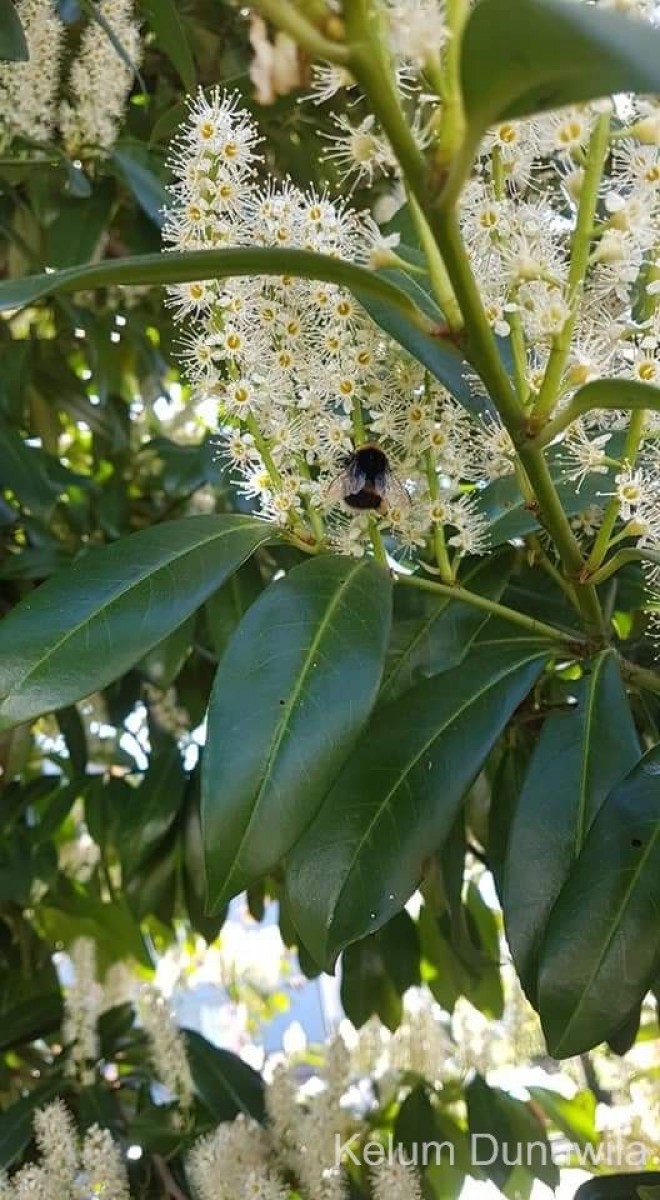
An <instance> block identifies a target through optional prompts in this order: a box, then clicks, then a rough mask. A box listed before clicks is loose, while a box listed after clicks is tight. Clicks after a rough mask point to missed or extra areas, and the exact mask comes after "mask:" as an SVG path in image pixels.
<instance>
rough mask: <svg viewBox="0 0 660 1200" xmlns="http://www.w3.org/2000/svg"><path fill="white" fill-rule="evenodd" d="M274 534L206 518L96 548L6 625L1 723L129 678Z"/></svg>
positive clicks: (1, 635) (246, 523) (248, 522)
mask: <svg viewBox="0 0 660 1200" xmlns="http://www.w3.org/2000/svg"><path fill="white" fill-rule="evenodd" d="M271 536H272V532H271V530H270V529H269V527H268V526H267V525H265V524H264V522H263V521H258V520H253V519H251V518H248V517H240V516H234V515H232V516H217V517H216V516H199V517H187V518H186V519H184V520H181V521H171V522H170V523H168V524H166V525H159V526H154V527H153V528H151V529H145V530H141V531H140V532H139V533H134V534H132V535H131V536H130V537H128V538H124V539H122V540H121V541H119V542H115V543H114V544H113V545H111V546H104V547H99V548H96V549H93V550H90V551H89V553H87V554H86V555H85V556H84V557H83V558H79V559H77V560H76V562H74V563H72V565H71V566H69V567H67V568H66V569H65V570H63V571H60V572H58V573H57V574H56V575H53V576H52V577H51V578H50V579H49V580H48V581H47V583H44V584H43V585H42V586H41V587H40V588H37V589H36V590H35V591H34V592H32V593H30V595H29V596H28V597H27V598H26V599H25V600H23V601H22V602H21V604H19V605H18V606H17V607H16V608H15V609H14V610H13V611H12V612H11V613H10V614H9V616H7V617H6V618H5V619H4V620H3V621H2V623H1V624H0V697H1V698H2V702H1V703H0V727H4V728H7V727H9V726H11V725H15V724H18V723H19V722H21V721H25V720H29V719H30V718H32V717H36V716H38V715H39V714H40V713H43V712H47V711H49V710H51V709H55V708H62V707H64V706H65V705H67V704H71V703H73V702H74V701H76V700H80V699H81V698H82V697H83V696H88V695H89V694H90V693H91V692H94V691H97V690H98V689H99V688H102V687H104V686H105V685H106V684H108V683H110V681H111V680H113V679H117V678H118V676H120V675H123V674H124V673H125V672H126V671H127V670H128V668H129V667H131V666H132V665H133V663H135V662H136V661H137V660H138V659H139V658H141V657H142V656H143V655H144V653H145V652H146V651H147V650H149V649H151V648H152V647H153V646H155V645H157V644H158V642H160V641H162V639H163V638H164V637H166V636H167V634H169V633H171V632H172V630H174V629H176V628H177V627H178V626H179V625H181V624H182V622H183V621H185V620H186V618H187V617H188V616H189V615H190V613H192V612H195V610H196V609H197V608H199V606H200V605H201V604H203V603H204V601H205V600H206V599H207V597H208V596H209V595H211V594H212V592H213V591H215V589H216V588H217V587H218V586H219V585H220V584H221V583H223V581H224V580H225V579H227V578H228V577H229V576H230V575H231V574H232V572H233V571H235V570H236V568H237V567H238V566H240V564H241V563H242V562H244V561H245V559H246V558H248V556H249V555H250V554H252V552H253V551H254V550H255V549H256V547H257V546H259V545H261V544H262V543H263V542H265V541H266V540H267V539H268V538H269V537H271Z"/></svg>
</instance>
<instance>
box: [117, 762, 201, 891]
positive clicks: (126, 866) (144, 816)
mask: <svg viewBox="0 0 660 1200" xmlns="http://www.w3.org/2000/svg"><path fill="white" fill-rule="evenodd" d="M185 786H186V775H185V773H184V770H183V764H182V762H181V752H180V750H179V747H178V746H177V745H176V743H174V742H172V743H171V744H169V745H168V746H167V747H166V748H165V749H164V750H163V751H162V752H160V753H158V754H154V755H153V756H152V759H151V762H150V763H149V768H148V770H147V771H146V772H145V775H144V777H143V779H142V783H141V784H140V786H139V788H135V789H134V790H133V800H132V803H131V804H129V805H128V806H127V808H126V810H125V812H124V814H123V816H122V821H121V828H120V830H119V836H120V839H121V860H122V868H123V870H124V871H125V872H126V874H127V875H130V874H131V873H132V872H133V871H135V870H137V868H138V866H139V865H140V863H142V862H143V861H144V860H145V859H146V858H147V857H148V856H149V855H150V854H151V853H152V851H153V850H154V849H155V848H156V846H158V844H159V843H161V842H162V841H163V839H164V838H166V837H167V835H168V833H169V832H170V831H171V829H172V826H173V825H174V823H175V821H176V819H177V817H178V816H179V814H180V812H181V808H182V804H183V794H184V790H185Z"/></svg>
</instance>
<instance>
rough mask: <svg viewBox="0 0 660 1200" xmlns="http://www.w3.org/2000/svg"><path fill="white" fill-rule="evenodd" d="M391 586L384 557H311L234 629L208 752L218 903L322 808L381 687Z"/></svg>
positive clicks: (206, 820) (207, 796)
mask: <svg viewBox="0 0 660 1200" xmlns="http://www.w3.org/2000/svg"><path fill="white" fill-rule="evenodd" d="M391 592H392V585H391V580H390V578H389V577H388V575H387V573H386V572H385V571H384V570H383V569H382V567H380V566H378V565H377V564H376V563H374V562H373V561H370V560H368V559H362V560H355V559H349V558H340V557H330V556H327V557H326V556H324V557H321V558H317V559H312V560H309V561H307V562H304V563H302V564H301V565H300V566H298V567H295V568H294V569H293V570H292V571H291V572H289V574H287V575H286V576H285V577H284V578H283V579H282V580H280V581H278V582H277V583H273V584H271V586H270V587H269V588H268V589H267V590H266V591H265V592H264V593H263V595H262V596H261V597H260V598H259V599H258V600H257V601H256V602H255V603H254V604H253V605H252V607H251V608H250V609H249V610H248V612H247V613H246V615H245V617H244V618H243V621H242V622H241V624H240V626H239V627H238V629H237V631H236V633H235V634H234V636H233V637H232V639H231V641H230V643H229V645H228V647H227V650H226V652H225V654H224V655H223V658H222V659H221V661H220V665H219V667H218V673H217V676H216V679H215V683H214V686H213V692H212V695H211V702H210V705H209V711H208V726H207V727H208V732H207V742H206V748H205V751H204V756H203V762H202V827H203V832H204V846H205V852H206V877H207V885H208V898H209V907H211V908H216V907H218V906H219V905H221V904H222V903H223V902H224V901H225V900H226V899H228V898H229V897H230V896H232V895H235V894H236V893H237V892H239V891H241V890H242V888H244V887H245V886H246V885H248V884H250V883H252V882H253V881H254V880H255V879H257V878H259V876H260V875H264V874H266V873H267V872H268V871H269V870H270V869H272V868H273V867H275V866H276V865H277V863H278V862H279V861H280V860H281V858H282V857H283V856H284V855H285V854H286V853H287V851H288V850H289V849H290V847H291V846H292V845H293V843H294V841H295V840H296V838H297V837H299V836H300V834H301V833H302V831H303V829H304V828H305V826H306V825H308V824H309V822H310V821H311V819H312V818H313V816H314V814H315V813H316V812H317V810H318V808H319V806H320V804H321V801H322V800H323V797H324V796H325V794H326V793H327V791H328V788H329V786H330V784H331V783H332V781H333V779H334V778H335V776H336V775H337V772H338V770H339V768H340V767H341V764H342V763H343V761H344V759H345V758H346V755H347V754H348V753H349V751H350V749H351V748H352V746H353V744H354V742H355V739H356V737H357V735H358V734H359V732H360V729H361V728H362V726H363V724H364V722H365V721H366V719H367V717H368V715H369V712H370V710H371V708H372V706H373V703H374V700H375V698H376V693H377V690H378V685H379V683H380V677H381V673H382V669H383V662H384V658H385V651H386V647H387V640H388V637H389V630H390V620H391V604H392V598H391Z"/></svg>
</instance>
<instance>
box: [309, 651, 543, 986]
mask: <svg viewBox="0 0 660 1200" xmlns="http://www.w3.org/2000/svg"><path fill="white" fill-rule="evenodd" d="M546 658H547V651H546V650H540V649H539V647H538V646H536V645H535V646H529V645H527V644H524V643H520V642H519V643H516V644H515V645H512V646H506V647H505V648H504V649H500V648H495V649H488V650H483V651H481V652H480V653H479V654H478V655H474V656H470V657H468V658H467V659H466V660H465V662H464V663H463V664H462V665H461V666H460V667H459V668H457V669H456V670H454V671H450V672H445V673H444V674H442V675H439V676H436V677H434V678H432V679H428V680H426V681H424V682H423V683H421V684H418V685H417V687H415V688H412V689H411V690H410V691H408V692H406V693H405V694H404V695H403V696H402V697H400V698H399V699H398V700H396V701H395V702H394V703H393V704H390V705H388V706H387V707H386V708H383V709H379V710H378V711H377V712H376V714H375V716H374V717H373V719H372V721H371V722H370V724H369V725H368V726H367V728H366V730H365V731H364V734H363V736H362V738H361V739H360V741H359V743H358V745H357V747H356V750H355V751H354V753H353V755H352V756H351V758H349V760H348V762H347V763H346V765H345V767H344V769H343V770H342V772H341V774H340V775H339V777H338V779H337V781H336V783H335V784H334V786H333V787H332V788H331V790H330V792H329V794H328V796H327V797H326V799H325V801H324V804H323V807H322V808H321V810H320V812H319V813H318V816H317V817H316V818H315V820H314V821H313V822H312V824H311V826H310V827H309V829H307V830H306V832H305V834H304V835H303V837H302V838H301V840H300V841H299V842H298V843H297V844H296V846H295V847H294V850H293V852H292V854H291V856H290V860H289V863H288V867H287V886H288V894H289V899H290V902H291V910H292V914H293V919H294V922H295V925H296V928H297V929H298V931H299V933H300V935H301V938H302V940H303V942H304V943H305V945H306V946H307V949H308V950H309V951H310V953H311V954H312V955H313V956H314V958H316V960H317V961H318V962H319V963H322V964H324V965H325V964H331V963H333V962H334V960H335V958H336V956H337V954H338V953H339V951H340V950H341V949H342V948H343V947H344V946H346V945H348V943H349V942H352V941H355V940H356V938H359V937H363V936H364V935H365V934H367V933H373V932H375V930H377V929H379V928H380V927H381V926H382V925H384V924H385V922H386V921H388V920H389V919H390V917H392V916H393V915H394V913H396V912H397V911H398V910H399V909H400V908H401V907H402V906H403V905H404V904H405V902H406V900H407V899H408V897H409V896H410V895H411V893H412V892H413V891H414V889H415V887H416V885H417V883H418V881H419V878H420V876H421V874H422V871H423V866H424V862H425V860H426V859H427V858H428V856H429V855H430V854H432V853H433V852H434V851H435V850H437V849H438V847H439V846H441V845H442V842H443V841H444V839H445V837H446V836H447V835H448V833H449V831H450V829H451V827H452V825H453V823H454V820H455V819H456V813H457V811H458V808H459V805H460V803H461V800H462V799H463V796H464V795H465V792H466V790H467V788H468V787H469V785H470V783H471V782H472V780H473V779H474V778H475V776H476V775H477V773H478V772H479V770H480V768H481V766H482V764H483V762H484V760H485V758H486V756H487V754H488V753H489V751H490V750H491V748H492V746H493V744H494V742H495V741H496V739H497V737H498V736H499V734H500V733H501V731H502V729H503V728H504V726H505V725H506V723H507V721H508V719H509V717H510V716H511V714H512V713H513V712H514V711H515V709H516V708H517V707H518V705H519V704H520V703H521V702H522V700H523V699H524V698H525V696H526V695H527V693H528V692H529V689H530V688H531V687H532V685H533V683H534V681H535V680H536V679H537V677H538V675H539V674H540V672H541V670H542V668H543V663H544V660H545V659H546Z"/></svg>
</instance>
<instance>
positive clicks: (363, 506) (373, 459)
mask: <svg viewBox="0 0 660 1200" xmlns="http://www.w3.org/2000/svg"><path fill="white" fill-rule="evenodd" d="M329 498H330V501H331V503H336V502H337V501H341V502H342V503H343V504H344V505H345V507H346V508H348V509H349V510H350V511H351V512H365V511H366V512H379V513H385V512H387V510H388V508H389V507H390V505H391V504H393V503H395V504H398V505H405V506H406V507H407V506H408V505H409V503H410V497H409V496H408V493H407V491H406V490H405V488H404V487H403V486H402V485H401V484H400V483H399V481H398V480H397V479H395V477H394V476H393V474H392V469H391V467H390V463H389V459H388V457H387V454H386V453H385V451H384V450H383V449H382V448H381V447H380V446H379V445H377V443H376V442H365V444H364V446H358V448H357V450H354V451H353V453H352V454H349V456H348V457H347V459H346V463H345V466H344V470H343V472H342V474H341V475H340V476H339V477H338V478H337V479H336V480H335V481H334V483H333V484H332V485H331V487H330V490H329Z"/></svg>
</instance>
